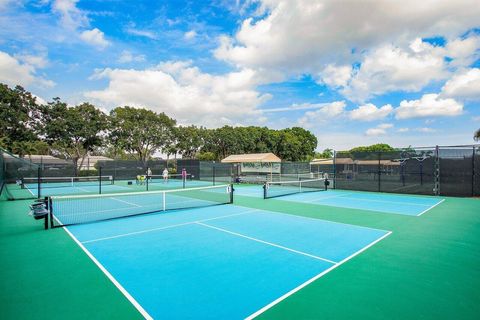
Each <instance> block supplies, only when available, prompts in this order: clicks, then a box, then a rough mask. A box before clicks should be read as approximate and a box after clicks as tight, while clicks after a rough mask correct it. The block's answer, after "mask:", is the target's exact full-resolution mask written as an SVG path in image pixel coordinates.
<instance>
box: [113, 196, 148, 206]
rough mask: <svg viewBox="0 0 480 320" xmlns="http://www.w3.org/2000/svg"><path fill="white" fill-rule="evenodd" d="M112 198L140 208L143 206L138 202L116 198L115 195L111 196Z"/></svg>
mask: <svg viewBox="0 0 480 320" xmlns="http://www.w3.org/2000/svg"><path fill="white" fill-rule="evenodd" d="M110 199H112V200H116V201H119V202H123V203H126V204H129V205H131V206H134V207H139V208H141V207H142V206H140V205H138V204H136V203H133V202H128V201H125V200H122V199H117V198H115V197H111V198H110Z"/></svg>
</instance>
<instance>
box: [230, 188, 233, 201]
mask: <svg viewBox="0 0 480 320" xmlns="http://www.w3.org/2000/svg"><path fill="white" fill-rule="evenodd" d="M230 203H233V183H231V184H230Z"/></svg>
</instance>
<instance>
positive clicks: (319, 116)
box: [298, 101, 346, 128]
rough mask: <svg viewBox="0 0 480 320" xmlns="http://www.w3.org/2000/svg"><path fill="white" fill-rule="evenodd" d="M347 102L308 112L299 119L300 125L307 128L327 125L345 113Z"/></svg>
mask: <svg viewBox="0 0 480 320" xmlns="http://www.w3.org/2000/svg"><path fill="white" fill-rule="evenodd" d="M345 107H346V103H345V101H335V102H331V103H326V104H322V105H321V106H320V107H319V108H318V110H315V111H307V112H305V114H304V115H303V117H301V118H300V119H298V125H300V126H302V127H306V128H312V127H315V126H318V124H319V123H325V122H327V121H329V120H332V119H333V118H335V117H338V116H341V115H342V114H343V113H344V111H345Z"/></svg>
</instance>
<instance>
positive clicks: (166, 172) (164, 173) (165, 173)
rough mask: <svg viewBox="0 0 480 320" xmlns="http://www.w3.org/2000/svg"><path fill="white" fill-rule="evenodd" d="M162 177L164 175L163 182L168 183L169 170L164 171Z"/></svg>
mask: <svg viewBox="0 0 480 320" xmlns="http://www.w3.org/2000/svg"><path fill="white" fill-rule="evenodd" d="M162 175H163V182H168V169H167V168H165V169H163V172H162Z"/></svg>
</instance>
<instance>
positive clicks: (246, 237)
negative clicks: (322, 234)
mask: <svg viewBox="0 0 480 320" xmlns="http://www.w3.org/2000/svg"><path fill="white" fill-rule="evenodd" d="M196 224H199V225H201V226H204V227H207V228H212V229H215V230H218V231H222V232H225V233H229V234H232V235H234V236H238V237H242V238H245V239H249V240H253V241H256V242H260V243H263V244H267V245H269V246H272V247H276V248H280V249H283V250H287V251H290V252H294V253H298V254H301V255H304V256H307V257H310V258H313V259H317V260H322V261H325V262H328V263H332V264H336V263H337V262H336V261H333V260H329V259H325V258H322V257H318V256H315V255H313V254H309V253H306V252H303V251H298V250H295V249H291V248H288V247H284V246H281V245H279V244H275V243H272V242H268V241H263V240H260V239H257V238H253V237H249V236H246V235H244V234H241V233H237V232H233V231H229V230H226V229H223V228H219V227H215V226H212V225H209V224H205V223H202V222H196Z"/></svg>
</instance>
